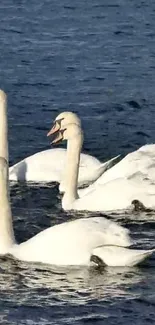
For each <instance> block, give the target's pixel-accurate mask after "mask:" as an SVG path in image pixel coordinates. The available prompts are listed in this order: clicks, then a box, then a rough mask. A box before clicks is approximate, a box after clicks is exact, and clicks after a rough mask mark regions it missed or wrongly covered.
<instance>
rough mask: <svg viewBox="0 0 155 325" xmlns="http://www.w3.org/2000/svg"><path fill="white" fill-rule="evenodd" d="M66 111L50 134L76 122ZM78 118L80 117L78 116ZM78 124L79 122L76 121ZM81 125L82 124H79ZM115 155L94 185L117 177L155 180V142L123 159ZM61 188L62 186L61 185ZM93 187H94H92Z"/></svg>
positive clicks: (58, 118)
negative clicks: (70, 118)
mask: <svg viewBox="0 0 155 325" xmlns="http://www.w3.org/2000/svg"><path fill="white" fill-rule="evenodd" d="M65 116H66V112H63V113H60V114H59V115H58V116H57V117H56V119H55V121H54V125H53V127H52V129H51V130H50V131H49V132H48V135H51V134H54V133H55V132H57V131H58V130H64V129H65V126H66V125H67V124H74V121H72V122H71V123H70V121H69V122H68V119H66V118H65ZM77 118H78V117H77ZM66 122H67V123H66ZM75 124H78V123H75ZM78 125H79V126H80V127H81V124H80V123H79V124H78ZM118 157H119V156H117V157H115V158H114V159H115V161H114V164H113V166H112V164H111V165H110V166H109V168H107V169H106V171H105V172H104V173H102V175H101V176H100V177H98V179H97V180H96V181H94V183H93V187H96V185H101V184H105V183H107V182H109V181H113V180H114V179H116V178H127V179H130V178H134V179H135V178H140V177H141V179H142V178H143V179H149V180H150V181H155V144H147V145H144V146H142V147H140V148H139V149H138V150H135V151H133V152H131V153H129V154H127V155H126V156H125V157H124V158H123V159H122V160H121V161H119V162H117V161H116V160H117V158H118ZM60 188H61V186H60ZM91 189H92V187H91ZM88 191H89V188H87V189H85V193H87V192H88Z"/></svg>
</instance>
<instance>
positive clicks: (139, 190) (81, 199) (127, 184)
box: [48, 124, 155, 211]
mask: <svg viewBox="0 0 155 325" xmlns="http://www.w3.org/2000/svg"><path fill="white" fill-rule="evenodd" d="M50 133H51V132H49V133H48V135H50ZM52 133H53V132H52ZM61 140H67V141H68V149H67V164H66V169H65V173H66V174H65V183H66V184H67V187H66V191H65V194H64V196H63V199H62V207H63V208H64V209H65V210H72V209H75V210H89V211H111V210H122V209H123V210H124V209H127V208H129V207H130V206H131V202H132V201H133V200H134V199H137V200H139V201H141V202H142V203H143V204H144V205H146V206H147V207H154V206H155V186H154V184H152V182H150V181H149V180H143V178H141V177H137V176H136V177H132V178H131V179H126V178H115V179H114V180H111V181H109V182H106V183H104V184H99V185H97V186H95V184H93V185H91V186H89V188H88V189H86V190H85V189H84V190H79V191H78V192H77V178H78V169H79V157H80V151H81V147H82V143H83V132H82V130H81V127H80V126H79V125H76V124H68V125H66V126H65V128H64V130H61V131H60V132H59V133H57V135H56V138H55V140H54V141H53V143H56V142H57V141H61Z"/></svg>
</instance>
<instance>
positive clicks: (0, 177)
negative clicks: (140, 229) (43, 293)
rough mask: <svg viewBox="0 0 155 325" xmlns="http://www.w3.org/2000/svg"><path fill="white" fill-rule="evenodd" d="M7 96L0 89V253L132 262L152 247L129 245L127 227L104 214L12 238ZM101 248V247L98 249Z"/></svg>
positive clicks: (66, 261)
mask: <svg viewBox="0 0 155 325" xmlns="http://www.w3.org/2000/svg"><path fill="white" fill-rule="evenodd" d="M7 124H8V123H7V98H6V94H5V93H4V92H3V91H2V90H0V216H1V217H0V255H6V254H11V255H12V256H13V257H14V258H16V259H18V260H21V261H25V262H40V263H45V264H52V265H61V266H68V265H70V266H75V265H76V266H77V265H78V266H90V265H91V263H93V264H95V265H96V264H97V263H99V264H100V265H101V263H102V264H103V265H104V266H118V265H120V266H134V265H136V264H139V263H141V262H142V261H144V260H145V259H146V258H148V257H149V256H150V255H152V254H153V252H154V251H155V250H154V249H150V250H138V249H132V248H130V247H129V246H130V245H131V238H130V235H129V231H128V230H127V229H126V228H124V227H122V226H120V225H118V224H117V223H114V222H113V221H111V220H108V219H106V218H105V217H91V218H81V219H76V220H73V221H69V222H63V223H61V224H59V225H54V226H52V227H49V228H47V229H45V230H43V231H41V232H40V233H38V234H37V235H35V236H34V237H32V238H30V239H28V240H27V241H25V242H23V243H21V244H18V243H17V242H16V239H15V235H14V230H13V222H12V211H11V204H10V195H9V186H8V184H9V173H8V137H7V134H8V127H7ZM102 248H103V249H102Z"/></svg>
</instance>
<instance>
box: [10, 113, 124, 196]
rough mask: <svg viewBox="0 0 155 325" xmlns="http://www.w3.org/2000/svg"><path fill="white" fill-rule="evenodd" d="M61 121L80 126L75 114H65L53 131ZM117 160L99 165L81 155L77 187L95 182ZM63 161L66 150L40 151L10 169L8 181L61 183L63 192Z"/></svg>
mask: <svg viewBox="0 0 155 325" xmlns="http://www.w3.org/2000/svg"><path fill="white" fill-rule="evenodd" d="M62 120H63V122H64V123H65V124H68V123H75V124H78V125H81V121H80V119H79V118H78V116H77V115H76V114H74V113H72V112H65V113H63V116H62V117H61V116H60V118H59V120H57V121H56V122H55V125H54V130H55V131H56V130H58V129H59V128H60V127H61V121H62ZM117 158H118V156H117V157H115V158H113V159H110V160H109V161H107V162H105V163H101V162H100V161H99V160H98V159H96V158H95V157H93V156H90V155H87V154H84V153H81V157H80V168H79V180H78V185H79V186H82V185H86V184H87V185H88V184H89V183H91V182H94V181H95V180H97V179H98V177H100V176H101V175H102V174H103V173H104V172H105V170H107V169H108V168H110V167H111V166H112V165H113V163H114V161H116V160H117ZM65 161H66V149H62V148H55V149H49V150H45V151H41V152H38V153H36V154H34V155H32V156H30V157H27V158H25V159H23V160H22V161H20V162H18V163H17V164H15V165H13V166H12V167H10V168H9V179H10V180H12V181H24V180H25V181H35V182H52V181H53V182H59V183H61V184H60V191H64V183H63V171H64V166H65ZM61 181H62V182H61Z"/></svg>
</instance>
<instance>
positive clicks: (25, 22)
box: [0, 0, 155, 325]
mask: <svg viewBox="0 0 155 325" xmlns="http://www.w3.org/2000/svg"><path fill="white" fill-rule="evenodd" d="M0 87H1V88H2V89H4V90H5V91H6V92H7V94H8V109H9V112H8V113H9V143H10V164H12V163H15V162H17V161H19V160H20V159H22V158H24V157H25V156H28V155H30V154H32V153H34V152H37V151H39V150H43V149H46V148H49V143H48V141H47V138H46V132H47V130H48V129H49V127H50V125H51V123H52V119H53V118H55V116H56V115H57V114H58V113H60V112H62V111H64V110H71V111H74V112H76V113H78V114H79V115H80V117H81V118H82V122H83V127H84V130H85V142H84V150H85V152H88V153H91V154H92V155H95V156H96V157H98V158H100V159H105V158H110V157H112V156H115V155H117V154H120V153H122V154H126V153H128V152H130V151H132V150H134V149H136V148H138V147H139V146H141V145H143V144H146V143H152V142H155V125H154V121H155V2H154V1H153V0H150V1H146V0H143V1H142V0H141V1H137V0H115V1H114V0H104V1H102V0H89V1H80V0H79V1H71V0H66V1H65V0H60V1H56V0H53V1H52V0H44V1H39V0H31V1H29V2H28V1H26V0H16V1H13V0H9V1H5V0H1V1H0ZM11 199H12V208H13V214H14V228H15V234H16V237H17V239H18V241H19V242H21V241H24V240H26V239H27V238H30V237H31V236H32V235H34V234H36V233H37V232H39V231H41V230H42V229H45V228H46V227H48V226H50V225H51V224H55V223H58V222H61V221H63V220H68V219H70V218H75V217H79V215H77V214H76V213H73V214H72V215H70V214H67V213H64V212H63V211H62V210H61V205H60V197H59V194H58V190H57V187H56V186H55V185H54V186H52V185H51V186H46V185H45V186H44V185H42V186H40V187H37V186H36V185H35V184H34V185H31V186H27V185H26V184H21V185H16V186H14V187H13V188H12V190H11ZM81 215H82V214H80V216H81ZM93 215H95V214H93ZM118 221H119V222H122V223H123V224H124V225H126V226H127V227H128V228H129V229H130V230H131V232H132V235H133V237H135V238H136V239H137V242H138V245H139V246H142V245H143V246H145V247H153V246H155V244H154V243H155V241H154V235H155V216H154V215H151V214H148V215H145V214H143V215H140V216H138V215H137V216H120V218H119V220H118ZM154 267H155V258H154V257H153V258H152V259H151V260H150V261H149V263H148V265H146V266H145V267H143V268H142V267H141V268H139V267H137V268H132V269H105V270H100V271H99V270H94V269H93V270H88V269H86V268H84V269H75V270H70V269H66V270H61V269H59V270H58V269H57V268H55V269H51V268H50V267H49V266H42V265H37V266H36V265H33V264H32V265H30V264H27V263H19V262H17V261H14V260H11V259H9V258H7V257H5V258H1V260H0V324H12V325H13V324H20V325H21V324H31V325H32V324H45V325H47V324H78V325H79V324H80V325H81V324H91V325H92V324H104V323H106V324H107V325H109V324H111V325H112V324H115V325H116V324H119V325H120V324H127V325H129V324H131V323H132V324H136V325H137V324H139V325H143V324H145V325H147V324H150V322H152V323H153V322H154V319H155V293H154V292H155V270H154Z"/></svg>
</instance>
